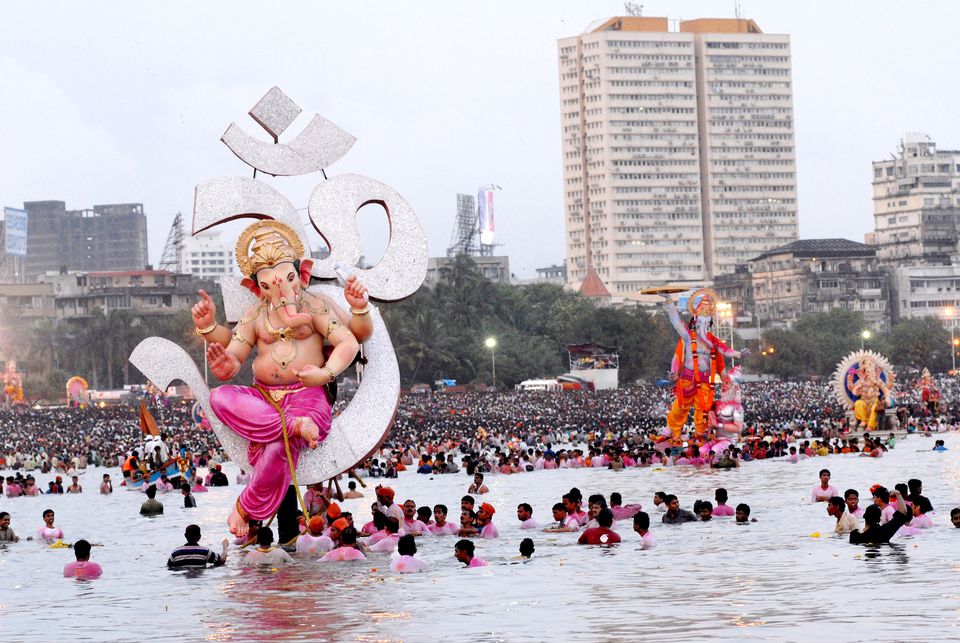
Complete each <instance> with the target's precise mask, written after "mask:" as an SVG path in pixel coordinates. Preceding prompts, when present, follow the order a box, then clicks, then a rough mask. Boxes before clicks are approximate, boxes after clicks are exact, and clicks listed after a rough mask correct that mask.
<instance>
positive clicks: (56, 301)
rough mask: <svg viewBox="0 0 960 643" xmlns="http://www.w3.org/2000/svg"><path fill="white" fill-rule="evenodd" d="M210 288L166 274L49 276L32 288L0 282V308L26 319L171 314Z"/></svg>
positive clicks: (176, 275)
mask: <svg viewBox="0 0 960 643" xmlns="http://www.w3.org/2000/svg"><path fill="white" fill-rule="evenodd" d="M204 286H206V287H209V284H205V283H204V282H201V281H198V280H196V279H195V278H194V277H192V276H191V275H186V274H179V273H174V272H169V271H167V270H133V271H125V272H62V273H56V272H47V273H44V274H42V275H40V276H38V277H37V282H35V283H30V284H0V306H3V307H4V309H5V310H7V311H9V312H12V313H13V314H14V315H16V316H18V317H20V318H23V319H30V320H39V319H74V318H79V317H89V316H91V315H93V314H94V312H95V311H96V310H98V309H99V311H100V312H101V313H103V314H105V313H109V312H110V311H112V310H131V311H133V312H134V313H135V314H137V315H142V316H144V315H172V314H174V313H176V312H177V311H178V310H186V309H188V308H189V307H190V306H192V305H193V304H194V302H195V301H196V293H197V289H198V288H200V287H204Z"/></svg>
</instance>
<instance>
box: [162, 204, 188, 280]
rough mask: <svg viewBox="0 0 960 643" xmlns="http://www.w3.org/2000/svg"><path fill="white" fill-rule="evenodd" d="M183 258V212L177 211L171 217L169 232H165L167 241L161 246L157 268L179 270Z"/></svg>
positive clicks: (181, 268) (171, 270)
mask: <svg viewBox="0 0 960 643" xmlns="http://www.w3.org/2000/svg"><path fill="white" fill-rule="evenodd" d="M182 259H183V214H181V213H179V212H177V216H175V217H173V224H172V225H171V226H170V232H168V233H167V242H166V243H165V244H164V246H163V255H161V257H160V265H159V266H158V269H159V270H169V271H170V272H180V271H181V270H183V267H182V265H181V262H182Z"/></svg>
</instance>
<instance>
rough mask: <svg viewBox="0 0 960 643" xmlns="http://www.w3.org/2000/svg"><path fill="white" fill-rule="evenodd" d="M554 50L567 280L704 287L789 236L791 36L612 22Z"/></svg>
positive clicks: (748, 25)
mask: <svg viewBox="0 0 960 643" xmlns="http://www.w3.org/2000/svg"><path fill="white" fill-rule="evenodd" d="M558 49H559V52H558V53H559V71H560V100H561V126H562V150H563V168H564V211H565V224H566V253H567V284H568V285H569V286H571V287H576V286H578V285H579V284H580V283H581V282H583V280H584V279H585V278H586V277H587V274H588V272H589V271H590V269H593V270H594V271H596V273H597V274H598V275H599V277H600V279H601V280H602V281H603V282H604V284H605V286H606V287H607V288H608V289H609V291H610V293H611V294H612V296H613V297H614V298H615V299H616V298H620V297H635V296H637V294H638V291H640V290H641V289H643V288H645V287H648V286H651V285H656V284H660V283H664V282H679V283H686V284H689V285H696V284H702V283H705V282H709V281H710V280H711V279H712V278H713V276H714V275H717V274H721V273H723V272H732V271H733V270H734V266H735V265H736V264H738V263H740V264H742V263H745V262H746V261H747V260H748V259H749V258H751V257H754V256H756V255H758V254H760V253H762V252H764V251H766V250H768V249H770V248H774V247H777V246H781V245H783V244H786V243H789V242H791V241H794V240H796V239H797V205H796V178H795V163H794V150H793V108H792V85H791V78H790V69H791V66H790V43H789V36H785V35H769V34H763V33H762V32H761V31H760V29H759V28H758V27H757V26H756V23H754V22H753V21H752V20H712V19H707V20H690V21H683V22H680V23H679V30H676V31H671V30H670V28H669V21H668V19H667V18H652V17H651V18H647V17H618V18H612V19H610V20H608V21H606V22H605V23H603V24H602V25H601V26H599V27H597V28H596V29H593V30H592V31H590V32H588V33H585V34H581V35H579V36H575V37H571V38H564V39H562V40H560V41H559V43H558Z"/></svg>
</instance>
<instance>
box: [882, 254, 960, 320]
mask: <svg viewBox="0 0 960 643" xmlns="http://www.w3.org/2000/svg"><path fill="white" fill-rule="evenodd" d="M890 289H891V296H890V300H891V301H892V302H893V310H892V311H891V312H892V316H893V321H894V322H897V321H900V320H901V319H917V318H922V317H936V318H937V319H939V320H940V321H941V323H942V324H943V325H944V326H945V327H947V328H950V327H954V328H960V323H958V321H960V320H958V315H960V258H958V261H954V263H953V264H952V265H949V266H933V265H927V266H900V267H897V268H894V269H893V270H892V271H891V273H890Z"/></svg>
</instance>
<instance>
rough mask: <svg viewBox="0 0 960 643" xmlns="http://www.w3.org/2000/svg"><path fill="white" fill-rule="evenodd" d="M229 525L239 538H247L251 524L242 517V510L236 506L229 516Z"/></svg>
mask: <svg viewBox="0 0 960 643" xmlns="http://www.w3.org/2000/svg"><path fill="white" fill-rule="evenodd" d="M227 525H228V526H229V527H230V533H231V534H233V535H234V536H236V537H237V538H246V537H247V534H248V533H249V531H250V525H248V524H247V521H246V520H244V519H243V518H241V517H240V512H238V511H237V508H236V507H234V508H233V511H231V512H230V515H229V516H227Z"/></svg>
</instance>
